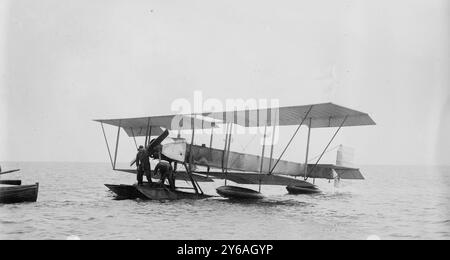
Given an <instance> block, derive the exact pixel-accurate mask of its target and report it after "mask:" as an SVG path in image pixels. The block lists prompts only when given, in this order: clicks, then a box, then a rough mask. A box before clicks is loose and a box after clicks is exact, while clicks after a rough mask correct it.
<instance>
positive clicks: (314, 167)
mask: <svg viewBox="0 0 450 260" xmlns="http://www.w3.org/2000/svg"><path fill="white" fill-rule="evenodd" d="M347 118H348V115H347V116H345V117H344V120H342V123H341V125H340V126H339V128H338V129H337V130H336V132H334V135H333V137H331V140H330V141H329V142H328V144H327V146H326V147H325V149H324V150H323V152H322V154H320V156H319V159H317V161H316V163H315V164H314V166H313V167H312V169H311V172H310V173H313V172H314V169H316V167H317V165H318V164H319V162H320V159H322V156H323V155H324V154H325V152H326V151H327V149H328V147H329V146H330V144H331V143H332V142H333V140H334V138H335V137H336V135H337V134H338V133H339V130H341V128H342V126H343V125H344V124H345V121H346V120H347ZM305 176H306V178H305V180H307V179H308V177H307V174H306V173H305Z"/></svg>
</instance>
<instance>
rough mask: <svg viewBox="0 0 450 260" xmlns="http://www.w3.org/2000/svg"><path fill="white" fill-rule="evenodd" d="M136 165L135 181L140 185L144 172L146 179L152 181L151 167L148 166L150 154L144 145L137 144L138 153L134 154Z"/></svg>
mask: <svg viewBox="0 0 450 260" xmlns="http://www.w3.org/2000/svg"><path fill="white" fill-rule="evenodd" d="M136 166H137V181H138V185H142V184H143V182H142V179H143V175H144V174H145V176H146V178H147V181H148V182H149V183H152V177H151V168H150V154H149V152H148V151H147V149H144V146H142V145H141V146H139V150H138V153H137V155H136Z"/></svg>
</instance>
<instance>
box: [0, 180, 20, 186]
mask: <svg viewBox="0 0 450 260" xmlns="http://www.w3.org/2000/svg"><path fill="white" fill-rule="evenodd" d="M0 184H6V185H21V184H22V181H21V180H0Z"/></svg>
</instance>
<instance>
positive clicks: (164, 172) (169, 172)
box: [155, 160, 175, 190]
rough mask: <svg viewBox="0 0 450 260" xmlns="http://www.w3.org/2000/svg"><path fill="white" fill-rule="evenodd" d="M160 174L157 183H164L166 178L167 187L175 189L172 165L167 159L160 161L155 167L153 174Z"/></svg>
mask: <svg viewBox="0 0 450 260" xmlns="http://www.w3.org/2000/svg"><path fill="white" fill-rule="evenodd" d="M158 173H159V174H160V175H161V179H160V180H159V184H161V185H164V182H165V181H166V179H167V180H168V181H169V187H170V189H171V190H175V176H174V173H173V168H172V165H171V164H170V163H169V162H167V161H162V160H161V161H160V162H159V163H158V164H157V165H156V167H155V174H158Z"/></svg>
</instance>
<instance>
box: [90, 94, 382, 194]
mask: <svg viewBox="0 0 450 260" xmlns="http://www.w3.org/2000/svg"><path fill="white" fill-rule="evenodd" d="M95 121H97V122H100V123H101V128H102V131H103V135H104V138H105V142H106V147H107V150H108V154H109V158H110V161H111V165H112V168H113V170H115V171H122V172H129V173H134V174H136V170H135V169H117V168H116V162H117V150H118V147H119V137H120V131H121V130H123V131H125V132H126V134H127V135H128V137H130V138H133V139H134V143H135V145H136V147H137V142H136V138H137V137H141V138H142V139H143V137H145V146H146V147H147V149H149V150H151V149H153V148H154V147H155V146H158V145H159V146H160V148H159V149H160V154H162V156H163V157H164V159H165V160H168V161H169V162H170V164H171V165H173V171H174V174H173V176H174V179H175V180H185V181H186V182H187V183H188V184H189V187H175V188H174V189H170V188H169V185H165V184H164V183H155V182H152V183H146V184H144V185H136V184H134V185H124V184H121V185H113V184H105V185H106V186H107V187H108V188H109V189H110V190H111V191H112V192H114V193H115V194H116V195H117V198H120V199H135V198H143V199H153V200H166V199H168V200H173V199H184V198H191V199H202V198H207V197H211V196H212V195H207V194H205V193H204V192H203V190H202V189H201V186H200V184H199V183H202V182H214V181H216V180H224V184H225V185H224V186H221V187H218V188H217V189H216V191H217V193H218V194H219V195H220V196H222V197H225V198H229V199H261V198H263V197H264V196H263V194H262V193H261V185H281V186H286V189H287V191H288V192H289V193H290V194H309V193H318V192H320V190H319V188H318V187H317V186H316V185H315V184H313V183H311V182H310V181H308V180H310V179H313V180H315V179H316V178H322V179H329V180H336V179H339V180H344V179H364V177H363V175H362V174H361V172H360V170H359V169H358V168H353V167H348V166H343V165H339V164H321V163H320V162H321V159H322V157H323V155H324V154H325V153H326V151H327V149H328V148H329V146H330V144H331V143H332V142H333V140H334V139H335V137H336V135H337V134H338V133H339V131H340V130H341V129H342V128H343V127H350V126H367V125H375V122H374V121H373V120H372V119H371V118H370V116H369V115H368V114H367V113H363V112H359V111H356V110H352V109H349V108H346V107H342V106H339V105H335V104H333V103H322V104H313V105H304V106H289V107H277V108H265V109H253V110H251V109H250V110H239V111H228V112H211V113H197V114H183V115H179V114H178V115H164V116H149V117H140V118H121V119H104V120H95ZM104 124H108V125H111V126H114V127H117V138H116V144H115V151H114V155H112V153H111V149H110V146H109V143H108V139H107V136H106V134H105V129H104ZM236 125H239V126H242V127H245V128H252V127H256V128H260V127H263V128H264V138H266V130H267V128H268V127H272V128H275V127H280V126H296V129H295V131H294V132H293V134H292V136H291V137H290V140H289V142H288V143H287V144H286V146H285V147H284V150H283V152H282V153H281V154H280V155H279V156H278V157H274V156H273V143H272V145H271V150H270V153H269V154H270V156H266V155H265V154H266V151H265V146H266V145H262V152H261V155H253V154H248V153H242V152H237V151H232V150H231V149H230V148H231V140H232V139H231V138H232V133H233V131H232V129H233V126H236ZM219 126H220V127H223V128H225V129H226V135H225V142H224V144H223V148H217V147H212V144H213V142H212V140H213V137H214V130H215V129H216V128H218V127H219ZM301 126H307V129H308V133H307V145H306V158H305V161H304V162H303V163H300V162H294V161H287V160H283V156H284V155H285V152H286V151H287V149H288V148H289V146H290V144H291V143H292V141H293V140H294V138H295V136H296V135H297V134H298V132H299V130H300V128H301ZM314 128H334V129H336V130H335V131H334V134H333V135H332V136H331V139H330V140H329V142H328V144H327V145H326V147H325V148H324V149H323V152H322V153H321V154H320V156H318V159H317V160H315V162H310V160H309V158H308V156H309V149H310V147H309V146H310V136H311V130H312V129H314ZM199 129H202V131H208V130H210V132H211V136H210V143H209V146H206V145H205V144H201V145H198V144H196V142H195V136H196V130H199ZM181 130H189V131H190V132H189V134H191V139H190V142H187V141H186V139H184V138H180V134H179V133H180V131H181ZM177 131H178V136H177V138H168V136H169V134H172V133H174V134H175V133H176V132H177ZM280 131H281V130H280ZM273 133H274V132H273ZM153 137H157V138H153ZM169 139H170V140H171V141H170V140H169ZM168 140H169V141H168ZM163 141H164V142H163ZM272 141H273V138H272ZM159 159H161V157H160V158H159ZM130 166H131V165H130ZM201 168H202V169H203V170H200V169H201ZM152 171H154V170H152ZM152 176H153V177H152V178H158V177H157V176H158V172H152ZM227 181H229V182H234V183H236V184H242V185H248V184H250V185H252V184H253V185H258V187H259V190H258V191H256V190H253V189H249V188H244V187H238V186H232V185H227V184H228V183H227ZM191 186H192V187H191ZM186 189H190V190H191V192H188V191H186Z"/></svg>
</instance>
